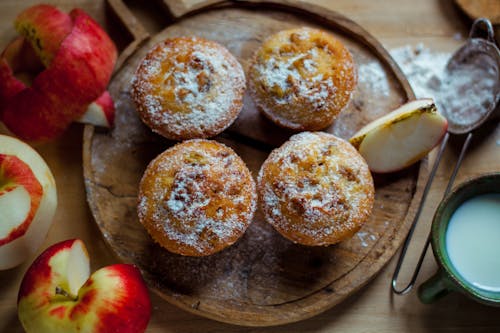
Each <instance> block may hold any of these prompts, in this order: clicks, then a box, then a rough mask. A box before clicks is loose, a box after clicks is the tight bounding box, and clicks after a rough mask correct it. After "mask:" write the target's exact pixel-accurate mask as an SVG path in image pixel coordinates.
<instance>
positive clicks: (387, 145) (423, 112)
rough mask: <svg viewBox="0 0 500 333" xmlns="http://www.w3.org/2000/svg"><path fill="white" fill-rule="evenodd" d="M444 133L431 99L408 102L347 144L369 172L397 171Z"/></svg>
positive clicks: (423, 154) (433, 143) (416, 157)
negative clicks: (355, 152) (354, 150)
mask: <svg viewBox="0 0 500 333" xmlns="http://www.w3.org/2000/svg"><path fill="white" fill-rule="evenodd" d="M447 129H448V122H447V120H446V118H444V117H443V116H441V115H440V114H439V113H438V112H437V108H436V105H435V104H434V101H433V100H432V99H419V100H415V101H411V102H409V103H407V104H404V105H403V106H401V107H399V108H398V109H396V110H394V111H392V112H390V113H388V114H387V115H385V116H383V117H381V118H379V119H377V120H375V121H373V122H371V123H369V124H368V125H366V126H365V127H363V128H362V129H361V130H360V131H358V132H357V133H356V134H355V135H354V136H353V137H352V138H351V139H350V140H349V141H350V142H351V144H352V145H353V146H354V147H356V148H357V149H358V151H359V152H360V154H361V155H362V156H363V157H364V158H365V160H366V162H367V163H368V166H369V167H370V170H371V171H373V172H378V173H386V172H393V171H398V170H401V169H403V168H406V167H408V166H410V165H411V164H413V163H415V162H417V161H418V160H420V159H421V158H422V157H424V156H425V155H427V153H428V152H429V151H430V150H432V148H434V147H435V146H436V145H437V144H438V143H439V142H440V141H441V139H442V138H443V136H444V135H445V133H446V130H447Z"/></svg>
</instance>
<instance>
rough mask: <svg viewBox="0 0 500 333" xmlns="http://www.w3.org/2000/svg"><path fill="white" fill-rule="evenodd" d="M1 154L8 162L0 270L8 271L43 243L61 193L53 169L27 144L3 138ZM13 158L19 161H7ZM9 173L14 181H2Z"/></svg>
mask: <svg viewBox="0 0 500 333" xmlns="http://www.w3.org/2000/svg"><path fill="white" fill-rule="evenodd" d="M0 155H1V156H2V160H3V162H4V163H0V270H4V269H9V268H12V267H15V266H17V265H19V264H21V263H22V262H24V261H25V260H27V259H28V258H29V257H30V256H32V255H34V254H35V253H36V251H37V250H38V248H39V247H40V245H41V244H42V243H43V241H44V239H45V236H46V235H47V232H48V229H49V227H50V225H51V224H52V220H53V217H54V214H55V211H56V207H57V191H56V184H55V180H54V177H53V176H52V173H51V172H50V169H49V167H48V166H47V164H46V163H45V161H44V160H43V159H42V157H41V156H40V155H39V154H38V153H37V152H36V151H35V150H34V149H33V148H31V147H30V146H29V145H27V144H26V143H24V142H22V141H20V140H18V139H16V138H13V137H10V136H6V135H0ZM13 159H17V160H18V161H17V162H16V163H6V162H5V161H12V160H13ZM6 168H7V169H8V168H17V169H19V170H6ZM6 174H9V175H11V178H12V179H2V178H3V177H5V175H6ZM16 177H17V178H16ZM6 182H7V183H6ZM22 183H24V185H23V184H22ZM2 184H3V186H2ZM2 188H3V190H2ZM37 188H38V189H39V190H38V189H37Z"/></svg>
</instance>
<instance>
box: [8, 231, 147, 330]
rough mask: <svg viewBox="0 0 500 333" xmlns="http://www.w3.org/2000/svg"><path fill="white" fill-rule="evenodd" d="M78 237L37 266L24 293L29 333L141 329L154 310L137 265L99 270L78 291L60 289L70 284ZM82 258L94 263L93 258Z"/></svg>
mask: <svg viewBox="0 0 500 333" xmlns="http://www.w3.org/2000/svg"><path fill="white" fill-rule="evenodd" d="M74 246H82V247H83V249H84V252H85V254H84V255H86V250H85V247H84V246H83V242H82V241H81V240H78V239H72V240H67V241H63V242H60V243H57V244H55V245H52V246H51V247H49V248H48V249H47V250H45V251H44V252H43V253H42V254H41V255H40V256H39V257H38V258H37V259H36V260H35V261H34V262H33V264H32V265H31V267H30V268H29V269H28V271H27V272H26V274H25V276H24V279H23V281H22V283H21V287H20V289H19V294H18V314H19V319H20V321H21V323H22V325H23V327H24V329H25V330H26V332H27V333H35V332H36V333H49V332H50V333H71V332H75V333H76V332H80V333H105V332H121V333H141V332H144V331H145V330H146V327H147V324H148V322H149V318H150V314H151V303H150V300H149V294H148V290H147V288H146V285H145V283H144V280H143V279H142V276H141V274H140V272H139V270H138V269H137V268H135V267H134V266H132V265H128V264H115V265H111V266H107V267H104V268H101V269H99V270H97V271H96V272H94V273H93V274H92V275H91V276H90V277H89V278H88V279H87V280H86V281H85V282H84V283H83V285H82V286H81V288H79V289H78V291H77V294H75V295H74V296H72V295H63V294H56V292H55V291H56V289H57V288H63V289H65V288H68V287H67V286H68V281H67V274H68V273H71V272H72V271H71V270H67V265H68V264H70V261H71V260H78V258H71V256H70V252H71V249H72V248H73V247H74ZM80 257H81V258H79V259H80V260H81V261H82V262H83V265H87V266H88V257H87V258H84V257H83V256H80Z"/></svg>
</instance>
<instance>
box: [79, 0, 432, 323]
mask: <svg viewBox="0 0 500 333" xmlns="http://www.w3.org/2000/svg"><path fill="white" fill-rule="evenodd" d="M287 3H289V2H287ZM233 7H238V4H234V6H233ZM321 13H322V15H321V16H322V17H323V19H322V20H321V21H320V20H318V17H319V16H318V15H319V14H315V15H312V14H310V13H309V14H308V15H307V13H306V12H304V11H303V10H302V11H301V13H299V12H291V11H286V10H284V9H283V8H276V7H275V6H266V5H265V4H260V5H259V6H253V8H251V9H248V8H232V7H227V6H224V7H221V8H217V9H213V10H210V11H202V12H198V13H197V14H192V15H189V16H187V17H185V18H183V19H181V20H179V21H178V22H176V23H175V24H174V25H171V26H169V27H167V28H166V29H165V30H163V31H162V32H161V33H159V34H158V35H157V36H155V37H153V38H152V39H151V40H149V41H148V42H147V43H145V44H144V45H142V46H141V47H140V48H139V49H138V50H137V52H135V54H134V55H133V56H132V57H131V58H130V59H129V60H128V61H127V62H125V64H124V66H123V67H122V68H121V69H120V70H119V71H118V73H117V74H116V75H115V76H114V78H113V80H112V83H111V85H110V87H109V90H110V92H111V94H112V96H113V98H114V99H115V103H116V107H117V115H116V123H115V127H114V129H113V130H112V131H110V132H107V131H99V130H96V129H94V128H93V127H91V126H88V127H87V128H86V131H85V137H84V172H85V184H86V189H87V196H88V201H89V204H90V207H91V210H92V213H93V215H94V217H95V220H96V222H97V224H98V226H99V228H100V230H101V231H102V234H103V235H104V238H105V239H106V241H107V242H108V243H109V245H110V247H111V249H112V250H113V251H114V252H115V253H116V254H117V255H118V257H119V258H120V259H121V260H123V261H124V262H129V263H133V264H135V265H137V266H138V267H139V268H140V269H141V271H142V273H143V276H144V278H145V280H146V281H147V283H148V285H149V286H150V287H151V288H152V289H153V290H155V291H156V292H157V293H158V294H160V295H161V296H162V297H163V298H165V299H166V300H167V301H169V302H171V303H173V304H175V305H178V306H179V307H181V308H183V309H185V310H188V311H190V312H193V313H196V314H198V315H201V316H205V317H208V318H212V319H215V320H219V321H223V322H228V323H233V324H238V325H248V326H270V325H278V324H284V323H290V322H294V321H298V320H301V319H305V318H308V317H311V316H313V315H315V314H318V313H320V312H322V311H324V310H326V309H328V308H330V307H332V306H334V305H335V304H338V303H339V302H341V301H342V300H344V299H345V298H347V297H349V296H350V295H352V294H353V293H354V292H356V291H357V290H359V289H360V288H361V287H362V286H363V285H365V284H366V283H367V282H369V281H370V279H372V278H373V277H374V276H375V274H376V273H377V272H379V271H380V269H381V268H382V267H383V265H384V264H386V263H387V262H388V261H389V259H390V258H391V257H392V256H393V255H394V253H395V252H396V250H397V248H398V247H399V245H400V244H401V243H402V241H403V239H404V237H405V235H406V233H407V231H408V228H409V225H410V223H411V219H412V217H413V215H414V211H415V208H414V207H415V206H416V202H417V201H418V198H420V194H419V193H420V192H421V189H422V186H421V184H422V179H424V178H425V177H426V171H425V170H426V162H425V163H421V164H420V165H416V166H414V167H412V168H410V169H407V170H405V171H403V172H400V173H394V174H390V175H386V176H380V175H378V176H375V177H374V179H375V184H376V199H375V206H374V210H373V215H372V216H371V219H370V220H369V222H368V223H366V225H365V226H364V227H363V228H362V230H361V231H360V232H358V233H357V234H356V235H355V236H354V237H353V238H352V239H349V240H347V241H345V242H342V243H340V244H338V245H335V246H330V247H317V248H314V247H305V246H300V245H296V244H293V243H291V242H289V241H288V240H286V239H284V238H283V237H281V236H280V235H279V234H278V233H277V232H275V231H274V229H273V228H272V227H270V226H269V225H267V224H266V223H265V222H263V219H262V214H261V212H260V211H258V212H257V214H256V216H255V219H254V221H253V223H252V225H251V226H250V227H249V229H248V230H247V232H246V233H245V235H244V236H243V237H242V239H240V240H239V241H238V242H237V243H236V244H235V245H233V246H232V247H230V248H228V249H226V250H224V251H222V252H220V253H218V254H215V255H212V256H209V257H205V258H189V257H182V256H178V255H174V254H171V253H169V252H167V251H166V250H164V249H162V248H161V247H160V246H158V245H156V244H155V243H154V242H153V241H152V240H151V238H150V237H149V235H148V234H147V232H146V231H145V230H144V229H143V227H142V226H141V225H140V224H139V222H138V218H137V213H136V204H137V188H138V183H139V180H140V178H141V176H142V174H143V172H144V170H145V168H146V166H147V164H148V163H149V161H150V160H151V159H152V158H154V157H155V156H156V155H157V154H159V153H160V152H162V151H163V150H165V149H166V148H168V147H169V146H170V145H171V144H172V143H171V142H168V141H165V140H164V139H163V138H161V137H159V136H157V135H155V134H153V133H152V132H151V131H150V130H149V129H148V128H147V127H145V126H144V125H143V124H142V123H141V121H140V120H139V118H138V117H137V115H136V113H135V110H134V107H133V105H132V102H131V100H130V95H129V91H130V82H131V78H132V76H133V73H134V70H135V68H136V66H137V64H138V62H139V61H140V60H141V59H142V57H143V56H144V55H145V53H146V52H147V51H148V50H149V49H150V48H151V47H152V46H153V45H154V44H156V43H158V42H159V41H161V40H163V39H164V38H166V37H173V36H186V35H187V36H193V35H196V36H201V37H205V38H208V39H212V40H215V41H218V42H220V43H221V44H222V45H225V46H226V47H227V48H228V49H229V50H230V51H231V52H232V53H233V54H234V55H235V56H236V57H237V58H238V59H239V60H240V61H241V63H242V64H243V66H244V67H245V68H246V67H247V66H248V60H249V58H250V57H251V55H252V53H253V51H254V50H255V49H256V47H258V45H259V44H260V43H261V42H262V40H263V39H264V38H265V37H266V36H268V35H270V34H271V33H274V32H277V31H279V30H282V29H287V28H291V27H297V26H311V27H318V28H322V29H325V30H330V31H331V32H332V33H333V34H335V35H336V36H338V37H339V38H340V39H341V40H342V41H343V42H344V43H345V44H346V45H347V47H348V48H349V50H350V51H351V52H352V54H353V57H354V59H355V61H356V63H357V66H358V76H359V83H358V86H357V88H356V92H355V93H354V96H353V99H352V101H351V103H350V104H349V106H348V107H347V109H346V110H344V111H343V112H342V114H341V116H340V117H339V118H338V120H337V121H336V122H335V124H334V125H333V126H332V127H331V128H329V129H327V131H328V132H332V133H335V134H336V135H338V136H340V137H343V138H348V137H349V136H351V135H352V134H353V133H354V132H355V131H356V130H358V129H359V128H360V127H361V126H363V125H364V124H366V123H368V122H369V121H371V120H373V119H375V118H377V117H379V116H381V115H383V114H385V113H387V112H388V111H390V110H391V109H393V108H395V107H397V106H398V105H400V104H401V103H403V102H404V101H406V100H407V99H409V98H411V97H413V93H412V92H411V89H410V88H409V85H408V82H407V81H406V80H405V79H404V77H403V76H402V74H401V72H400V71H399V70H398V69H397V68H396V67H394V65H393V62H392V59H390V57H388V56H387V53H386V52H385V50H383V48H382V47H381V46H380V44H378V43H377V42H376V41H375V40H374V39H373V37H371V36H369V35H367V34H366V33H365V32H364V30H362V29H361V28H360V27H359V26H358V25H356V24H355V23H353V22H352V21H349V20H347V19H345V18H343V17H342V16H340V15H338V14H336V13H333V12H324V11H322V12H321ZM318 22H320V23H318ZM384 52H385V53H384ZM398 77H399V79H398ZM290 134H291V132H288V131H285V130H282V129H279V128H277V127H276V126H274V125H273V124H271V123H269V122H268V121H267V120H266V119H264V118H263V117H262V116H260V114H259V113H258V112H257V110H256V109H255V106H254V104H253V103H252V101H251V99H250V98H249V97H248V96H246V97H245V105H244V109H243V111H242V114H241V115H240V117H239V118H238V120H237V121H236V122H235V124H234V125H233V126H232V127H231V128H230V129H228V130H227V131H226V132H225V133H223V134H222V135H220V136H219V137H217V138H215V139H216V140H220V141H222V142H224V143H225V144H227V145H229V146H231V147H233V149H235V151H236V152H237V153H238V154H239V155H240V156H241V157H242V158H243V159H244V160H245V162H246V163H247V165H248V166H249V168H250V170H251V171H252V173H253V175H254V176H256V175H257V173H258V170H259V168H260V165H261V164H262V162H263V161H264V159H265V158H266V157H267V155H268V153H269V147H273V146H277V145H279V144H281V143H282V142H283V141H285V140H286V139H287V138H288V137H289V136H290Z"/></svg>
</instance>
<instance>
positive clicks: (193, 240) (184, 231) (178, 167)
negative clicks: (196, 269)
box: [137, 140, 257, 256]
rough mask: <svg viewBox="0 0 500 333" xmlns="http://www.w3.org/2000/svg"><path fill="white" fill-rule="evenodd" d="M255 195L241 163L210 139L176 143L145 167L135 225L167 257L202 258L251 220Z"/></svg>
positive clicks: (221, 246)
mask: <svg viewBox="0 0 500 333" xmlns="http://www.w3.org/2000/svg"><path fill="white" fill-rule="evenodd" d="M256 200H257V194H256V190H255V183H254V180H253V178H252V175H251V174H250V171H249V170H248V168H247V167H246V165H245V163H244V162H243V161H242V160H241V158H240V157H239V156H238V155H236V153H235V152H234V151H233V150H232V149H230V148H228V147H226V146H225V145H223V144H221V143H218V142H216V141H210V140H190V141H185V142H183V143H180V144H177V145H175V146H173V147H171V148H169V149H167V150H166V151H164V152H163V153H162V154H160V155H159V156H158V157H156V158H155V159H154V160H153V161H152V162H151V163H150V164H149V165H148V167H147V169H146V171H145V173H144V176H143V177H142V180H141V183H140V187H139V205H138V209H137V210H138V214H139V220H140V222H141V223H142V224H143V225H144V227H145V228H146V230H147V231H148V232H149V234H150V235H151V236H152V237H153V239H154V240H155V241H156V242H158V243H159V244H160V245H161V246H163V247H164V248H166V249H167V250H169V251H170V252H174V253H178V254H181V255H186V256H206V255H210V254H213V253H215V252H218V251H220V250H222V249H224V248H225V247H227V246H229V245H231V244H233V243H234V242H235V241H236V240H237V239H238V238H239V237H240V236H242V235H243V233H244V232H245V230H246V228H247V227H248V225H249V224H250V222H251V221H252V217H253V214H254V212H255V206H256Z"/></svg>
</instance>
